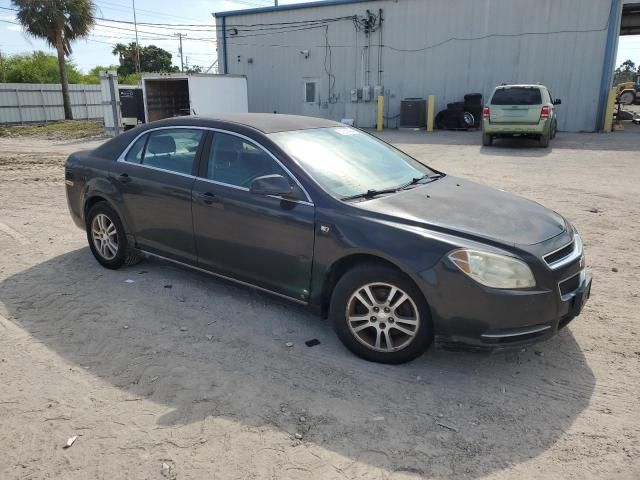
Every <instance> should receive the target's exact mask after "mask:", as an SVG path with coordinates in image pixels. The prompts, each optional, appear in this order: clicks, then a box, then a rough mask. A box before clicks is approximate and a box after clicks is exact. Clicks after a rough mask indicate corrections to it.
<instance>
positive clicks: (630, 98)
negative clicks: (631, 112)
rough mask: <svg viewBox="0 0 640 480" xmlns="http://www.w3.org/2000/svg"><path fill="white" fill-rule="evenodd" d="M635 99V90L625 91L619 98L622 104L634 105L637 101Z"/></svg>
mask: <svg viewBox="0 0 640 480" xmlns="http://www.w3.org/2000/svg"><path fill="white" fill-rule="evenodd" d="M635 100H636V96H635V94H634V93H633V92H624V93H623V94H622V95H620V98H619V99H618V101H619V102H620V103H621V104H622V105H633V102H635Z"/></svg>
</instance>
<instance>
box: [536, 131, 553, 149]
mask: <svg viewBox="0 0 640 480" xmlns="http://www.w3.org/2000/svg"><path fill="white" fill-rule="evenodd" d="M550 136H551V134H550V133H547V134H546V135H540V138H538V144H539V145H540V147H541V148H547V147H548V146H549V139H550Z"/></svg>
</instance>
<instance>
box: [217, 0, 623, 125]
mask: <svg viewBox="0 0 640 480" xmlns="http://www.w3.org/2000/svg"><path fill="white" fill-rule="evenodd" d="M629 3H630V2H628V0H369V1H364V0H326V1H323V2H312V3H306V4H292V5H285V6H280V7H266V8H255V9H249V10H240V11H231V12H223V13H216V14H215V16H216V23H217V32H218V34H217V35H218V54H219V59H220V63H221V65H222V71H224V72H225V73H232V74H241V75H246V76H247V79H248V86H249V110H250V111H256V112H273V111H277V112H280V113H295V114H303V115H313V116H320V117H327V118H332V119H336V120H340V119H342V118H353V119H354V120H355V122H356V125H358V126H360V127H370V126H373V125H375V121H376V101H375V99H376V96H377V95H378V94H379V93H381V92H382V93H383V94H384V96H385V118H386V123H387V124H388V126H391V127H394V126H397V124H398V122H397V118H398V115H399V110H400V101H401V100H402V99H404V98H409V97H423V98H424V97H427V96H428V95H435V96H436V108H437V109H438V110H439V109H442V108H444V107H445V105H446V103H448V102H453V101H459V100H462V97H463V95H464V94H466V93H471V92H480V93H483V94H484V95H485V98H486V96H487V95H488V94H490V93H491V91H492V89H493V87H494V86H495V85H498V84H501V83H537V82H539V83H542V84H545V85H547V86H548V87H549V89H550V91H551V92H552V94H553V96H554V97H557V98H561V99H562V105H561V106H560V107H558V108H559V118H560V121H559V128H560V129H561V130H565V131H594V130H598V129H599V128H600V127H601V125H602V124H601V122H602V118H603V112H604V108H605V104H606V97H607V93H608V90H609V88H610V86H611V81H612V80H611V77H612V72H613V68H614V61H615V52H616V49H617V39H618V34H619V33H620V21H621V16H622V10H623V5H624V4H629ZM625 8H626V7H625ZM627 21H629V19H627Z"/></svg>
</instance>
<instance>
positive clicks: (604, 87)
mask: <svg viewBox="0 0 640 480" xmlns="http://www.w3.org/2000/svg"><path fill="white" fill-rule="evenodd" d="M621 5H622V1H621V0H611V9H610V10H609V28H608V30H607V43H606V46H605V49H604V62H603V65H602V77H601V79H600V98H599V101H598V118H597V119H596V122H597V123H596V130H598V131H601V130H602V129H603V127H604V112H605V108H606V104H607V98H608V96H609V89H610V88H611V81H612V80H611V79H612V77H613V69H614V68H615V61H616V59H615V53H616V49H617V47H618V35H619V33H620V16H621V13H620V12H621V9H620V7H621Z"/></svg>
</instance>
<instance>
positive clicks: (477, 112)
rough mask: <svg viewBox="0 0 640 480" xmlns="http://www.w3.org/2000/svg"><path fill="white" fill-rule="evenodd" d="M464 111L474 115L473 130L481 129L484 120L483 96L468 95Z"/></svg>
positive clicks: (465, 98)
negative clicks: (481, 121)
mask: <svg viewBox="0 0 640 480" xmlns="http://www.w3.org/2000/svg"><path fill="white" fill-rule="evenodd" d="M464 111H465V112H468V113H470V114H471V115H473V128H480V120H481V119H482V94H481V93H467V94H466V95H465V96H464Z"/></svg>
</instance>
